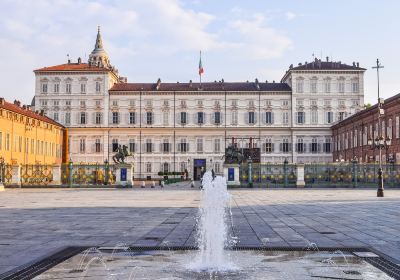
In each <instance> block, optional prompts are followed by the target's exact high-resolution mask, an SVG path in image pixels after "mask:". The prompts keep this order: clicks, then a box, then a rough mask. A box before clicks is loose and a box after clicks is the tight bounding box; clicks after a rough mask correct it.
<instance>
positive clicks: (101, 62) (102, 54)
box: [88, 25, 111, 68]
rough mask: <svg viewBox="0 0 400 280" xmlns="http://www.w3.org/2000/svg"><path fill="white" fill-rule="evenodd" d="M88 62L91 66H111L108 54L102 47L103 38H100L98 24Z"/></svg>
mask: <svg viewBox="0 0 400 280" xmlns="http://www.w3.org/2000/svg"><path fill="white" fill-rule="evenodd" d="M88 63H89V64H90V65H92V66H98V67H107V68H108V67H111V65H110V59H109V58H108V54H107V53H106V51H105V50H104V48H103V40H102V38H101V33H100V25H99V26H97V36H96V43H95V45H94V49H93V51H92V53H91V54H90V55H89V61H88Z"/></svg>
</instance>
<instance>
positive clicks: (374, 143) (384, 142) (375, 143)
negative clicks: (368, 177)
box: [368, 133, 392, 197]
mask: <svg viewBox="0 0 400 280" xmlns="http://www.w3.org/2000/svg"><path fill="white" fill-rule="evenodd" d="M378 134H379V133H378ZM368 145H369V146H371V148H372V149H373V150H374V151H375V149H379V168H378V191H377V196H378V197H383V196H384V188H383V170H382V150H383V149H386V150H387V149H389V147H390V145H392V139H391V138H390V137H387V138H386V139H385V138H384V137H383V136H377V137H376V138H375V139H374V140H372V139H371V138H370V139H368ZM374 154H375V153H374Z"/></svg>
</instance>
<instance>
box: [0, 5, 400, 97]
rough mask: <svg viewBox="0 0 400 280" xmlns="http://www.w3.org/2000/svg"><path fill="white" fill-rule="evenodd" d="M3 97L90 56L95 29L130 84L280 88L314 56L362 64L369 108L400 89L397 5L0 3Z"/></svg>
mask: <svg viewBox="0 0 400 280" xmlns="http://www.w3.org/2000/svg"><path fill="white" fill-rule="evenodd" d="M1 4H2V9H1V10H0V50H1V51H0V63H1V64H2V69H3V70H2V74H1V75H0V96H4V97H5V98H6V99H8V100H13V99H15V98H18V99H20V100H22V101H23V102H24V103H28V102H30V100H31V99H32V97H33V94H34V74H33V72H32V71H33V70H34V69H36V68H40V67H44V66H50V65H57V64H62V63H65V62H66V60H67V54H70V57H71V58H72V59H73V60H74V61H75V60H76V59H77V58H78V57H82V58H83V59H84V60H86V59H87V56H88V54H89V53H90V52H91V50H92V49H93V46H94V41H95V36H96V31H97V25H100V26H101V30H102V35H103V41H104V45H105V49H106V51H107V52H108V54H109V56H110V59H111V63H112V64H113V65H115V66H116V67H117V68H118V69H119V73H120V75H122V76H126V77H128V81H130V82H155V81H156V80H157V79H158V78H161V80H162V81H165V82H166V81H168V82H171V81H172V82H175V81H181V82H185V81H189V80H190V79H192V80H194V81H197V80H198V75H197V66H198V60H199V50H200V49H201V50H203V67H204V69H205V74H204V76H203V81H214V80H220V79H221V78H223V79H224V80H225V81H246V80H249V81H253V80H254V79H255V78H258V79H259V80H260V81H265V80H268V81H272V80H275V81H279V80H280V79H281V77H282V76H283V74H284V73H285V71H286V69H287V68H288V66H289V65H290V64H292V63H293V64H295V65H296V64H297V63H299V62H303V63H304V62H305V61H310V60H311V59H312V54H313V53H314V54H315V55H316V56H318V57H320V56H321V55H322V57H323V59H325V57H326V56H329V57H333V59H334V60H336V61H342V62H344V63H348V64H351V63H352V62H353V61H355V62H360V65H361V66H362V67H365V68H367V69H368V70H367V72H366V75H365V95H366V102H372V103H374V102H375V100H376V72H374V70H372V69H371V67H372V66H373V65H374V63H375V60H376V58H380V60H381V62H382V64H383V65H384V66H385V68H384V69H383V70H382V73H381V85H382V86H381V92H382V96H383V97H389V96H392V95H394V94H396V93H398V92H400V80H399V79H398V77H397V72H398V71H397V68H398V65H400V58H399V54H398V46H399V43H400V36H398V27H399V26H400V17H398V11H400V2H399V1H373V0H368V1H367V0H364V1H361V0H351V1H349V0H347V1H344V0H336V1H312V0H309V1H306V0H303V1H301V0H297V1H295V0H291V1H289V0H286V1H266V0H264V1H261V0H258V1H256V0H247V1H228V0H218V1H216V0H205V1H201V0H192V1H191V0H188V1H179V0H129V1H128V0H126V1H122V0H121V1H83V0H82V1H69V0H59V1H57V0H55V1H51V0H35V1H28V0H12V1H11V0H2V2H1Z"/></svg>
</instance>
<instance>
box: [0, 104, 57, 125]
mask: <svg viewBox="0 0 400 280" xmlns="http://www.w3.org/2000/svg"><path fill="white" fill-rule="evenodd" d="M20 105H21V103H20V102H19V101H17V100H15V101H14V103H10V102H7V101H5V100H4V98H1V97H0V109H4V110H7V111H11V112H14V113H17V114H21V115H24V116H27V117H29V118H32V119H36V120H40V121H43V122H47V123H50V124H53V125H55V126H58V127H64V126H63V125H61V124H59V123H58V122H56V121H54V120H52V119H50V118H49V117H47V116H45V115H42V114H40V113H38V112H35V111H32V110H31V109H30V107H28V106H25V105H24V106H22V107H21V106H20Z"/></svg>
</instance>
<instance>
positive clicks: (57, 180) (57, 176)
mask: <svg viewBox="0 0 400 280" xmlns="http://www.w3.org/2000/svg"><path fill="white" fill-rule="evenodd" d="M52 169H53V182H52V183H51V185H61V166H60V165H53V168H52Z"/></svg>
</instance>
